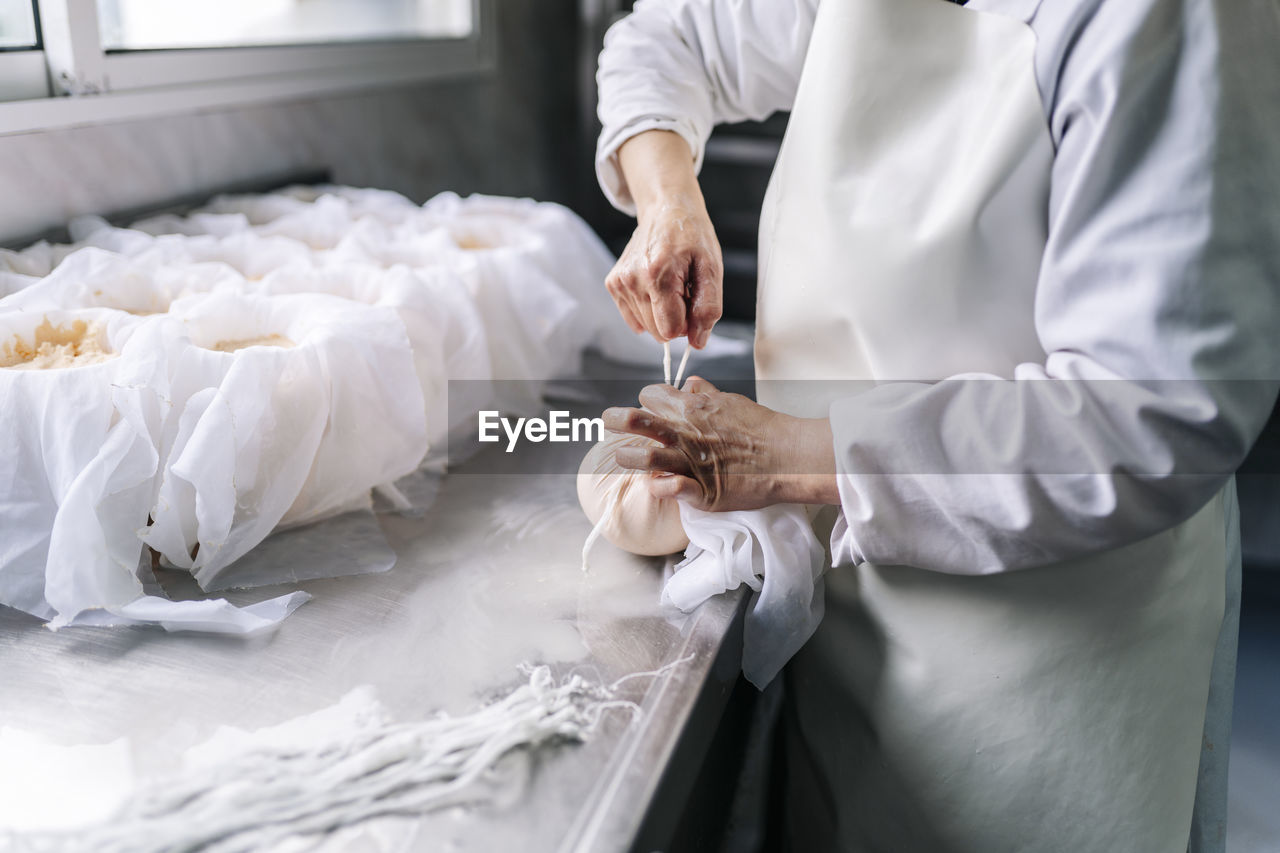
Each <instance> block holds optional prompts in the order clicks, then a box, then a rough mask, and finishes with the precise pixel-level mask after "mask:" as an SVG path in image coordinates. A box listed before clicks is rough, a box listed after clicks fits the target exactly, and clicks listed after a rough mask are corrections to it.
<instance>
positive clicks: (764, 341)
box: [756, 0, 1234, 853]
mask: <svg viewBox="0 0 1280 853" xmlns="http://www.w3.org/2000/svg"><path fill="white" fill-rule="evenodd" d="M1034 49H1035V38H1034V35H1033V33H1032V32H1031V30H1030V29H1029V28H1028V27H1027V26H1026V25H1025V24H1024V23H1022V22H1021V21H1018V20H1014V19H1011V18H1008V17H1004V16H1000V15H995V14H991V13H985V12H979V11H974V10H971V9H965V8H962V7H959V6H955V5H952V4H950V3H947V2H944V0H824V2H823V3H822V4H821V6H820V8H819V11H818V17H817V21H816V23H815V26H814V30H813V40H812V42H811V45H810V48H809V53H808V56H807V59H806V63H805V68H804V72H803V75H802V77H801V82H800V86H799V91H798V94H797V98H796V102H795V107H794V110H793V112H792V115H791V121H790V125H789V126H788V129H787V134H786V138H785V140H784V142H783V146H782V151H781V154H780V157H779V160H778V163H777V166H776V168H775V172H774V177H773V180H772V181H771V183H770V188H769V194H768V196H767V197H766V201H765V209H764V212H763V215H762V219H761V231H760V237H761V285H760V293H759V297H758V300H759V303H758V312H757V323H758V331H757V338H756V369H757V378H758V380H760V384H759V388H758V393H759V396H760V401H761V402H762V403H764V404H766V405H769V406H772V407H774V408H777V409H781V410H784V411H788V412H791V413H793V414H798V415H803V416H810V417H812V416H825V415H826V408H827V404H828V403H829V402H830V400H829V398H825V397H823V395H822V394H821V393H815V391H814V389H813V388H812V387H811V386H806V385H804V383H795V382H793V383H790V384H788V383H787V382H778V383H775V382H773V380H795V379H833V380H851V379H852V380H880V381H883V380H894V379H903V380H936V379H942V378H945V377H947V376H951V375H955V374H957V373H962V372H973V371H982V372H987V373H992V374H996V375H999V376H1003V377H1006V378H1009V377H1012V375H1013V370H1014V366H1015V365H1016V364H1018V363H1019V362H1028V361H1029V362H1043V361H1044V358H1045V353H1044V352H1043V350H1042V349H1041V347H1040V344H1039V342H1038V339H1037V337H1036V333H1035V328H1034V325H1033V300H1034V296H1035V284H1036V279H1037V273H1038V269H1039V266H1040V261H1041V255H1042V253H1043V249H1044V244H1045V239H1046V220H1047V215H1048V214H1047V211H1048V190H1049V176H1050V167H1051V164H1052V157H1053V151H1052V145H1051V142H1050V139H1049V135H1048V129H1047V127H1046V123H1045V118H1044V112H1043V108H1042V104H1041V102H1040V97H1039V94H1038V90H1037V86H1036V82H1035V77H1034V68H1033V55H1034ZM847 393H848V389H846V394H847ZM1233 496H1234V493H1233V492H1230V493H1228V492H1227V491H1224V493H1222V494H1219V495H1218V496H1217V497H1215V498H1214V499H1213V500H1211V501H1210V502H1209V503H1208V505H1206V506H1205V507H1204V508H1203V509H1202V510H1201V511H1200V512H1199V513H1197V514H1196V515H1195V516H1194V517H1193V518H1191V519H1190V520H1189V521H1187V522H1185V523H1183V524H1181V525H1179V526H1178V527H1176V528H1174V529H1172V530H1170V531H1167V532H1166V533H1163V534H1160V535H1157V536H1155V537H1152V538H1151V539H1148V540H1145V541H1143V542H1140V543H1137V544H1134V545H1131V546H1128V547H1126V548H1123V549H1119V550H1114V551H1110V552H1106V553H1101V554H1098V555H1096V556H1091V557H1089V558H1087V559H1080V560H1074V561H1071V562H1069V563H1064V564H1059V565H1055V566H1050V567H1047V568H1042V569H1034V570H1027V571H1018V572H1010V573H1005V574H999V575H993V576H960V575H947V574H942V573H938V572H931V571H926V570H923V569H919V568H911V567H905V566H883V565H872V564H863V565H860V566H857V567H849V566H845V567H841V568H837V569H834V570H832V571H831V572H830V573H829V574H828V575H827V591H826V608H827V615H826V618H825V620H824V622H823V623H822V625H821V626H820V627H819V629H818V631H817V633H816V634H815V636H814V637H813V639H812V640H811V641H810V642H809V643H808V645H806V646H805V648H804V649H802V650H801V652H800V653H799V655H797V657H796V658H795V659H794V661H793V662H792V664H791V666H790V668H789V670H788V681H787V690H788V696H789V702H788V707H787V711H786V713H785V714H784V717H785V719H784V741H785V743H786V749H785V753H786V764H785V771H784V773H785V780H786V781H785V784H786V788H787V794H786V795H787V797H788V800H789V803H788V806H789V808H788V820H789V825H788V827H787V829H788V834H789V835H790V837H791V838H792V840H793V844H794V846H795V848H796V849H797V850H804V851H809V850H813V851H825V850H832V849H843V850H875V851H888V852H889V853H903V851H921V853H926V851H927V853H946V851H972V853H998V851H1014V850H1025V851H1034V853H1047V851H1063V853H1068V852H1069V853H1092V851H1103V852H1104V853H1109V851H1124V853H1140V852H1141V851H1161V853H1181V851H1185V850H1186V849H1187V845H1188V838H1189V836H1190V833H1191V817H1192V806H1193V802H1194V800H1195V795H1196V775H1197V767H1198V765H1199V763H1200V754H1201V734H1202V731H1203V730H1204V726H1205V708H1206V702H1207V700H1208V696H1209V682H1210V670H1211V666H1212V664H1213V659H1214V650H1215V646H1216V644H1217V642H1218V638H1219V629H1220V627H1221V625H1222V622H1223V612H1224V591H1225V588H1226V565H1227V561H1228V549H1229V547H1230V545H1231V544H1232V527H1231V525H1232V524H1233V523H1234V515H1233V504H1232V503H1231V501H1232V498H1233Z"/></svg>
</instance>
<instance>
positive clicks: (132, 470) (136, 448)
mask: <svg viewBox="0 0 1280 853" xmlns="http://www.w3.org/2000/svg"><path fill="white" fill-rule="evenodd" d="M164 331H165V330H164V327H163V324H159V323H156V322H154V321H148V320H140V319H138V318H136V317H133V316H131V315H129V314H126V313H123V312H118V311H111V310H106V309H83V310H75V311H49V312H25V311H7V312H3V313H0V399H3V400H4V405H3V406H0V430H3V432H4V435H5V436H6V439H7V441H8V449H7V451H6V452H5V453H3V454H0V604H6V605H9V606H10V607H15V608H18V609H19V610H24V611H26V612H27V613H31V614H33V615H35V616H38V617H40V618H43V619H46V620H48V624H49V626H50V627H51V628H58V627H61V626H64V625H72V624H75V625H80V624H88V625H108V624H111V625H118V624H129V625H131V624H146V623H159V624H163V625H164V626H165V627H167V628H170V629H172V630H182V629H186V628H197V629H199V630H209V631H224V632H237V633H243V632H247V631H253V630H260V629H264V628H269V627H271V626H272V625H274V624H276V623H278V622H279V620H280V619H283V618H284V617H285V616H287V615H288V614H289V613H290V612H292V610H293V609H294V608H296V607H297V606H298V605H300V604H301V603H302V602H303V601H305V600H306V595H305V594H304V593H295V594H292V595H287V596H282V597H280V598H276V599H272V600H270V601H266V602H261V603H259V604H255V605H250V606H248V607H245V608H238V607H234V606H232V605H230V604H229V603H228V602H226V601H222V600H218V601H200V602H190V601H186V602H173V601H168V600H167V599H163V598H159V597H157V596H149V595H145V594H144V591H143V586H142V582H141V581H140V580H139V578H138V567H139V563H140V559H141V557H142V540H141V539H140V538H139V537H140V533H141V531H142V530H143V528H144V527H145V526H146V524H147V516H148V512H149V510H150V508H151V505H152V498H153V494H154V487H155V482H156V474H157V471H158V461H159V441H160V432H161V424H162V423H163V420H164V417H165V415H166V411H167V410H166V405H165V398H166V394H167V387H166V386H167V363H168V361H167V360H168V356H169V353H170V346H169V345H170V343H171V342H172V339H171V336H166V335H165V334H164Z"/></svg>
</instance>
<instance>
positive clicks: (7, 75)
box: [0, 0, 53, 103]
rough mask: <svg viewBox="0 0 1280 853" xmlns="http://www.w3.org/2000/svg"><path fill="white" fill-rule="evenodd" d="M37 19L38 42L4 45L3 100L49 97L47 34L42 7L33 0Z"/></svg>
mask: <svg viewBox="0 0 1280 853" xmlns="http://www.w3.org/2000/svg"><path fill="white" fill-rule="evenodd" d="M29 2H30V4H31V17H32V20H34V21H35V25H36V26H35V31H36V42H35V44H33V45H23V46H12V47H0V103H3V102H5V101H26V100H31V99H33V98H47V97H49V96H50V95H52V94H53V92H52V90H51V89H50V87H49V68H48V64H47V63H46V61H45V56H44V38H43V33H41V31H40V11H39V9H38V8H37V6H36V0H29Z"/></svg>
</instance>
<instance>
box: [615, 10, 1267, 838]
mask: <svg viewBox="0 0 1280 853" xmlns="http://www.w3.org/2000/svg"><path fill="white" fill-rule="evenodd" d="M1278 18H1280V7H1278V6H1277V5H1276V4H1275V3H1273V2H1270V0H1251V2H1237V1H1236V0H1043V2H1041V0H971V2H969V3H967V4H960V3H952V2H948V0H823V2H822V3H821V4H819V3H818V2H817V0H641V2H639V3H637V4H636V8H635V11H634V13H633V14H631V15H630V16H629V17H627V18H625V19H623V20H622V21H620V22H619V23H617V24H616V25H615V26H614V27H613V28H612V29H611V30H610V32H609V33H608V36H607V38H606V41H605V49H604V51H603V52H602V54H601V56H600V70H599V88H600V117H601V120H602V123H603V133H602V135H601V137H600V141H599V148H598V156H597V172H598V176H599V179H600V182H601V185H602V187H603V189H604V192H605V193H606V195H607V196H608V197H609V199H610V200H611V201H612V202H613V203H614V205H615V206H617V207H618V208H619V209H621V210H623V211H626V212H629V213H632V214H635V215H636V216H637V219H638V225H637V228H636V231H635V236H634V237H633V239H632V240H631V242H630V244H629V245H628V246H627V248H626V250H625V251H624V253H623V255H622V257H621V258H620V259H619V261H618V265H617V267H616V268H615V269H614V271H613V273H612V274H611V275H610V277H609V279H608V281H607V286H608V288H609V291H610V293H611V294H612V295H613V296H614V298H615V300H616V301H617V303H618V307H619V310H620V311H621V312H622V315H623V316H624V318H625V319H626V320H627V322H628V323H629V324H630V325H631V327H632V328H633V329H634V330H635V331H637V332H648V333H650V334H652V335H653V336H655V337H657V338H658V339H660V340H670V339H672V338H676V337H680V336H687V337H688V338H689V341H690V342H691V344H692V345H693V346H695V347H697V346H702V345H703V344H704V343H705V341H706V339H707V334H708V333H709V332H710V330H711V328H712V326H713V325H714V324H715V322H716V320H717V319H718V317H719V316H720V307H721V287H722V284H721V272H722V266H721V256H720V250H719V247H718V244H717V242H716V238H715V234H714V231H713V229H712V225H711V222H710V220H709V218H708V215H707V211H706V208H705V205H704V203H703V200H702V196H701V193H700V191H699V187H698V183H697V178H696V173H697V170H698V168H699V167H700V164H701V160H702V153H703V148H704V145H705V143H706V141H707V138H708V136H709V134H710V132H711V129H712V127H713V125H715V124H717V123H719V122H727V121H739V120H744V119H761V118H764V117H765V116H767V115H769V114H771V113H773V112H774V111H777V110H790V111H791V116H790V120H789V124H788V127H787V131H786V136H785V139H784V141H783V144H782V149H781V153H780V156H779V159H778V162H777V164H776V166H775V170H774V175H773V178H772V181H771V183H770V188H769V192H768V194H767V197H766V201H765V207H764V211H763V212H762V216H761V225H760V256H761V257H760V260H761V272H760V281H759V294H758V306H757V334H756V368H757V382H758V386H757V398H758V402H753V401H751V400H748V399H747V398H745V397H740V396H737V395H731V394H726V393H722V392H720V391H718V390H717V389H715V388H714V387H713V386H712V385H711V384H710V383H708V382H706V381H703V380H701V379H697V378H695V379H692V380H691V381H690V382H689V383H688V384H687V385H686V387H685V388H684V389H681V390H675V389H671V388H667V387H665V386H654V387H651V388H648V389H646V390H645V391H644V392H643V393H642V395H641V403H642V404H643V408H637V409H613V410H610V411H609V412H607V413H606V424H607V425H608V426H609V427H610V428H611V429H614V430H617V431H626V432H633V433H637V434H642V435H648V436H651V437H653V438H656V439H658V440H659V441H660V442H661V443H662V444H663V445H664V446H663V447H660V448H656V449H652V450H641V449H633V450H629V451H625V452H620V453H619V454H618V460H619V462H620V463H621V464H624V465H626V466H628V467H631V468H635V469H641V470H649V471H651V472H653V473H654V474H655V476H654V477H653V478H652V479H651V480H650V484H651V489H652V490H653V492H654V493H655V494H657V495H661V496H664V497H678V498H679V499H681V500H685V501H689V502H690V503H692V504H694V505H696V506H698V507H700V508H703V509H710V510H727V509H748V508H755V507H762V506H767V505H771V504H776V503H804V504H811V505H814V506H815V507H817V506H822V505H830V506H833V507H836V508H838V513H837V514H835V518H834V526H833V529H831V532H830V553H831V567H830V569H829V571H828V572H827V574H826V579H825V583H826V614H825V617H824V619H823V621H822V622H821V624H820V626H819V627H818V629H817V631H816V633H815V634H814V635H813V636H812V638H811V639H810V640H809V641H808V643H807V644H805V645H804V647H803V648H802V649H801V650H800V652H799V653H798V654H797V655H796V657H795V658H794V659H793V660H792V661H791V663H790V664H789V665H788V667H787V669H786V671H785V673H784V676H783V677H784V681H785V688H786V698H785V706H784V713H783V719H782V722H781V727H782V729H781V735H780V737H779V742H780V743H782V744H783V746H784V748H783V749H782V753H783V754H782V755H781V756H780V758H779V762H778V765H777V767H776V769H775V772H774V774H773V782H774V783H776V784H777V785H778V786H779V787H780V788H781V794H782V796H783V798H784V799H785V809H784V815H785V817H784V821H783V826H782V835H783V836H784V837H786V838H787V839H789V842H790V845H791V847H792V848H793V849H795V850H804V851H809V850H835V849H840V850H867V851H894V852H895V853H898V851H929V853H938V851H973V852H974V853H997V851H1036V853H1044V851H1071V853H1082V851H1126V853H1132V852H1136V851H1167V853H1174V851H1179V853H1180V851H1183V850H1188V849H1190V850H1194V851H1206V850H1222V849H1223V845H1224V837H1225V785H1226V775H1225V772H1226V753H1227V746H1228V742H1229V732H1230V729H1229V720H1230V707H1231V691H1232V680H1233V676H1234V653H1235V630H1236V622H1235V618H1236V614H1237V612H1238V611H1237V608H1238V594H1239V561H1240V556H1239V534H1238V526H1237V513H1236V505H1235V489H1234V481H1233V479H1232V474H1233V472H1234V470H1235V468H1236V467H1238V465H1239V463H1240V462H1241V460H1242V459H1243V457H1244V455H1245V454H1246V452H1247V451H1248V449H1249V447H1250V445H1251V443H1252V442H1253V441H1254V439H1255V438H1256V437H1257V435H1258V433H1259V432H1260V430H1261V428H1262V426H1263V424H1264V423H1265V421H1266V419H1267V417H1268V415H1269V413H1270V412H1271V410H1272V407H1273V405H1274V402H1275V398H1276V390H1277V383H1276V381H1275V380H1276V378H1277V377H1280V343H1278V342H1280V249H1278V248H1277V247H1278V246H1280V238H1278V237H1277V235H1280V155H1278V153H1277V145H1280V142H1278V140H1280V115H1278V111H1280V64H1278V63H1280V49H1277V45H1280V24H1278V21H1277V19H1278ZM815 380H823V381H815ZM817 516H818V518H819V520H821V517H822V513H821V512H819V513H817Z"/></svg>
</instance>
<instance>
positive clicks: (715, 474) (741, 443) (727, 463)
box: [604, 376, 840, 512]
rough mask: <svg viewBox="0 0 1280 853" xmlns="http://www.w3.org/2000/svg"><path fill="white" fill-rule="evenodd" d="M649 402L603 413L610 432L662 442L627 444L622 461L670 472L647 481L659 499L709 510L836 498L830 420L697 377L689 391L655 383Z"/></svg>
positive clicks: (643, 398) (645, 395)
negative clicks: (779, 408) (798, 414)
mask: <svg viewBox="0 0 1280 853" xmlns="http://www.w3.org/2000/svg"><path fill="white" fill-rule="evenodd" d="M640 403H641V405H642V406H643V408H640V409H630V408H611V409H607V410H605V412H604V425H605V428H606V429H608V430H610V431H611V432H623V433H631V434H633V435H643V436H647V437H649V438H652V439H653V440H655V441H657V442H659V443H660V444H661V445H662V447H627V448H622V449H619V450H618V452H617V455H616V459H617V462H618V465H620V466H621V467H624V468H630V469H633V470H639V471H648V472H651V473H655V474H665V475H667V476H655V477H652V478H650V479H649V480H648V486H649V490H650V493H651V494H652V495H653V496H654V497H656V498H678V499H680V500H683V501H686V502H688V503H689V504H690V505H692V506H694V507H696V508H698V509H702V510H707V511H710V512H720V511H726V510H736V509H760V508H761V507H766V506H771V505H773V504H778V503H820V504H827V503H829V504H838V503H839V502H840V496H839V492H838V491H837V488H836V479H835V473H836V468H835V451H834V450H833V448H832V438H831V426H830V424H829V423H828V422H827V421H826V420H825V419H806V418H795V417H792V416H790V415H785V414H783V413H781V412H776V411H774V410H773V409H769V408H766V407H764V406H761V405H760V404H758V403H756V402H754V401H752V400H750V399H748V398H747V397H744V396H742V395H741V394H729V393H725V392H723V391H720V390H718V389H717V388H716V387H715V386H714V385H712V384H711V383H710V382H707V381H706V380H705V379H701V378H699V377H696V376H693V377H690V378H689V381H688V382H687V383H685V386H684V390H677V389H675V388H673V387H671V386H669V385H650V386H648V387H647V388H645V389H644V390H643V391H641V392H640Z"/></svg>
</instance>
